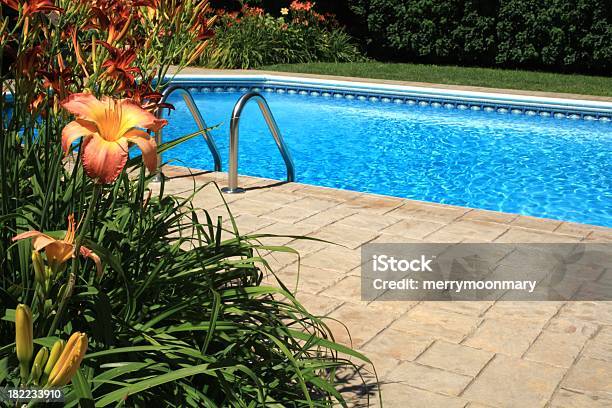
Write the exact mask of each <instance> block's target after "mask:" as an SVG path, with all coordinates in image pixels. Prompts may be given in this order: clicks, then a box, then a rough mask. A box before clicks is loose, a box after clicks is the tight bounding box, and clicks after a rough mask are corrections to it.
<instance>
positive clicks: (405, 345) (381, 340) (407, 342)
mask: <svg viewBox="0 0 612 408" xmlns="http://www.w3.org/2000/svg"><path fill="white" fill-rule="evenodd" d="M433 342H434V337H433V336H429V335H410V336H406V333H404V332H401V331H398V330H394V329H391V328H389V329H385V330H384V331H383V332H381V333H379V334H378V335H377V336H376V337H374V338H373V339H372V340H370V341H369V342H368V343H367V344H366V345H365V346H364V347H363V351H365V352H367V353H369V352H373V353H378V354H382V355H385V356H389V357H391V358H394V359H396V360H399V361H414V360H415V359H416V358H417V357H418V356H420V355H421V354H422V353H423V352H424V351H425V350H426V349H427V348H428V347H429V346H431V344H432V343H433Z"/></svg>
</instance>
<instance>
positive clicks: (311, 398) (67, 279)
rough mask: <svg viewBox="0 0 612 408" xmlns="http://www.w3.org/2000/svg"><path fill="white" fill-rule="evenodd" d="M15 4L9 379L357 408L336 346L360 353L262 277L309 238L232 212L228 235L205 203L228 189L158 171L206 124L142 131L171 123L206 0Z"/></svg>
mask: <svg viewBox="0 0 612 408" xmlns="http://www.w3.org/2000/svg"><path fill="white" fill-rule="evenodd" d="M3 3H7V4H9V5H10V6H11V7H15V8H17V9H19V16H17V13H14V14H13V15H7V14H4V15H3V16H0V19H1V20H2V21H1V22H2V24H0V60H1V61H0V62H2V66H3V67H6V68H7V69H6V70H4V71H3V72H2V75H0V91H1V92H0V271H1V274H0V275H1V279H0V388H4V387H6V386H10V387H20V386H32V385H41V386H43V385H45V384H49V385H53V386H58V387H62V388H63V389H64V391H65V393H66V403H65V406H68V407H71V406H77V405H81V406H110V405H112V406H119V405H123V406H141V407H149V406H160V407H167V406H180V407H200V406H206V407H216V406H254V405H255V404H257V405H258V406H276V405H278V406H284V405H287V406H332V405H334V403H335V402H336V401H339V402H340V403H341V404H343V405H345V403H344V401H343V399H342V396H341V395H339V394H338V393H337V392H336V390H335V388H334V387H335V382H334V381H335V379H334V373H335V369H336V368H337V367H340V366H343V365H347V364H349V365H350V364H351V363H350V362H348V361H347V360H345V359H343V358H340V357H339V356H338V353H339V352H341V353H343V354H345V355H351V356H355V357H358V358H362V357H363V356H361V355H360V354H359V353H356V352H354V351H352V350H350V349H348V348H346V347H343V346H341V345H338V344H335V343H334V342H333V341H332V340H331V333H330V331H329V329H328V328H327V326H326V325H325V324H324V323H323V321H322V320H321V319H319V318H318V317H316V316H313V315H311V314H310V313H308V311H307V310H305V309H304V308H303V307H302V306H301V305H300V303H299V302H298V301H297V300H296V299H295V297H294V296H293V295H292V294H291V293H290V292H289V291H288V290H287V289H286V287H285V286H284V285H283V284H282V283H281V282H279V285H280V287H278V288H277V287H268V286H263V285H262V284H261V283H262V279H263V276H264V274H265V273H271V272H272V271H270V269H269V268H268V264H267V261H266V259H265V258H263V257H262V256H260V252H263V251H266V252H267V251H283V252H289V253H295V251H292V250H291V249H290V248H276V247H273V248H268V247H265V246H264V245H262V244H261V243H260V242H259V239H260V238H262V237H261V236H242V235H240V233H239V230H238V227H237V226H236V224H235V222H234V220H233V219H232V220H230V225H232V227H230V230H229V231H227V230H226V232H229V233H230V234H231V235H230V238H225V234H224V235H223V236H224V238H221V237H222V232H223V231H224V227H223V226H224V224H225V223H224V222H223V221H224V220H222V219H221V218H220V217H219V219H215V220H213V219H212V217H211V216H210V214H209V213H208V212H207V211H206V210H205V209H198V208H196V207H195V206H194V204H193V203H192V200H191V198H192V197H193V195H195V194H196V193H197V191H199V189H202V188H213V189H214V188H215V186H208V187H207V186H199V187H198V188H197V189H195V188H194V192H193V195H191V196H188V197H175V196H172V195H168V194H166V193H165V183H164V182H162V183H161V184H160V185H159V186H158V187H154V186H153V185H151V184H150V182H151V180H152V175H151V174H149V175H147V172H146V168H148V169H149V170H151V169H153V170H154V169H155V165H156V163H155V161H156V160H155V158H156V156H155V155H156V153H161V152H163V151H165V150H167V149H169V148H171V147H172V146H175V145H176V144H178V143H181V142H182V141H185V140H189V139H190V138H193V137H196V136H198V135H199V134H198V133H195V134H192V135H186V136H184V137H182V138H179V139H177V140H175V141H173V142H169V143H166V144H164V145H161V146H158V148H157V151H156V149H155V144H154V143H153V140H152V138H151V135H149V134H148V133H147V132H145V130H152V131H155V130H156V129H159V128H160V127H161V126H163V125H164V121H160V120H158V119H156V118H155V117H154V116H153V115H152V113H153V112H157V110H158V109H159V108H160V106H159V105H158V103H159V96H160V94H159V91H160V90H162V89H163V87H164V86H165V81H164V74H165V73H166V72H167V70H168V67H169V64H170V63H171V62H173V61H178V62H179V65H181V66H184V65H185V64H187V63H188V62H189V61H191V60H194V59H196V58H198V57H199V55H200V53H201V52H202V51H203V47H202V44H204V45H206V43H205V42H199V40H201V39H202V38H203V37H206V36H207V35H208V29H209V28H210V24H212V21H211V20H209V19H208V18H207V16H206V14H205V12H206V7H207V5H206V2H205V1H186V2H182V1H178V0H167V1H166V0H157V1H154V2H146V4H148V6H144V5H142V4H143V3H144V2H138V3H134V4H132V3H128V2H125V1H113V0H107V1H97V2H95V3H93V2H89V1H73V0H65V1H59V2H58V3H57V4H54V3H53V2H51V1H48V0H40V1H28V2H27V3H26V2H16V1H10V2H9V1H3ZM138 4H141V5H138ZM94 5H95V7H94ZM25 6H27V7H25ZM60 7H61V8H60ZM8 57H10V59H9V58H8ZM154 78H156V79H157V80H156V81H155V80H153V79H154ZM99 99H101V100H102V103H100V101H99ZM73 114H74V116H73ZM73 119H74V120H73ZM71 120H72V121H71ZM70 121H71V122H70ZM83 139H85V141H83ZM111 139H112V140H111ZM136 142H137V144H138V147H139V148H140V149H141V150H142V152H143V154H142V156H137V157H134V158H132V159H128V154H127V150H128V148H129V147H131V144H132V143H136ZM73 143H76V145H73ZM64 153H67V154H68V159H67V160H64ZM126 161H127V162H126ZM143 161H144V163H143ZM154 191H155V192H154ZM66 220H68V222H66ZM35 230H36V231H40V232H36V231H35ZM69 338H70V340H69V341H68V343H66V344H65V345H62V340H64V341H65V340H67V339H69ZM15 339H16V341H14V340H15ZM51 356H55V357H54V358H52V357H51ZM363 358H365V357H363ZM47 359H49V361H52V363H49V366H50V370H49V372H47V371H46V367H47V365H46V364H45V363H43V362H44V361H45V360H47ZM64 363H65V364H64ZM43 365H44V366H45V373H44V374H43V373H42V372H41V369H42V367H43ZM51 368H52V370H51Z"/></svg>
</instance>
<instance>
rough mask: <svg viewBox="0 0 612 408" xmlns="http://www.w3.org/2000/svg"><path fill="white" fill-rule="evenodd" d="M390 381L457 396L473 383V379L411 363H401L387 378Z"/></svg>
mask: <svg viewBox="0 0 612 408" xmlns="http://www.w3.org/2000/svg"><path fill="white" fill-rule="evenodd" d="M387 379H388V380H389V381H393V382H400V383H403V384H408V385H411V386H413V387H416V388H421V389H425V390H428V391H433V392H437V393H440V394H446V395H454V396H457V395H459V394H461V392H462V391H463V390H464V389H465V387H467V385H468V384H469V383H470V382H471V381H472V377H469V376H466V375H460V374H456V373H452V372H449V371H444V370H440V369H438V368H433V367H428V366H425V365H421V364H418V363H414V362H411V361H405V362H403V363H401V364H400V365H399V366H398V367H397V368H395V369H394V370H393V371H391V372H390V373H389V375H388V376H387Z"/></svg>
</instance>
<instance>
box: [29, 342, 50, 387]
mask: <svg viewBox="0 0 612 408" xmlns="http://www.w3.org/2000/svg"><path fill="white" fill-rule="evenodd" d="M48 358H49V349H48V348H46V347H43V348H41V349H40V350H38V353H36V357H34V364H32V374H31V376H30V380H31V381H33V382H34V384H38V380H39V379H40V376H41V375H42V373H43V367H44V366H45V364H46V363H47V359H48Z"/></svg>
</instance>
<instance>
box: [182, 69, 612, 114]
mask: <svg viewBox="0 0 612 408" xmlns="http://www.w3.org/2000/svg"><path fill="white" fill-rule="evenodd" d="M172 83H173V84H177V85H178V84H182V85H184V86H185V87H186V88H187V89H189V90H190V91H192V92H249V91H253V92H261V93H263V94H264V95H265V94H266V93H272V92H276V93H287V94H298V95H305V96H311V97H323V98H338V99H341V98H345V99H349V100H361V101H370V102H372V103H394V104H407V105H417V106H431V107H437V108H442V109H461V110H472V111H480V110H483V111H486V112H498V113H501V114H509V115H528V116H536V115H539V116H542V117H552V118H567V119H583V120H598V121H601V122H606V123H612V102H603V101H602V102H600V101H589V100H579V99H565V98H550V97H538V96H527V95H513V94H503V93H488V92H476V91H461V90H455V89H440V88H425V87H415V86H403V85H389V84H374V83H365V82H352V81H336V80H325V79H312V78H300V77H289V76H281V75H240V76H238V75H176V76H175V77H174V78H173V79H172Z"/></svg>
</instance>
